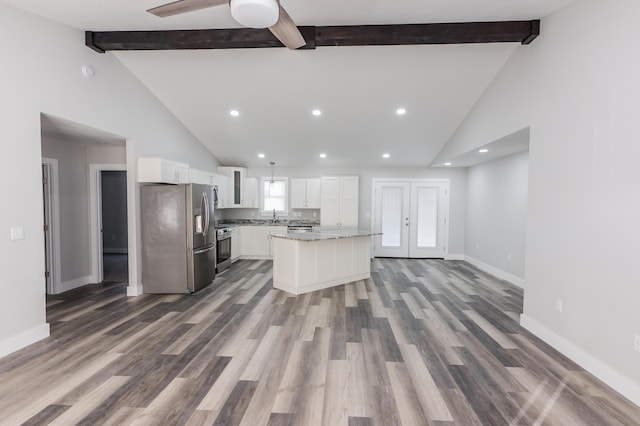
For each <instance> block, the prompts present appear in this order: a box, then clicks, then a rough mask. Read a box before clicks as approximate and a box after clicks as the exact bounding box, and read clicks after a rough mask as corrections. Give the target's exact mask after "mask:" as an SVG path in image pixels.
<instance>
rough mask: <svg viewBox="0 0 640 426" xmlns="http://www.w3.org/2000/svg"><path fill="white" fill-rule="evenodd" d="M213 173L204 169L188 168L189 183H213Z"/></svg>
mask: <svg viewBox="0 0 640 426" xmlns="http://www.w3.org/2000/svg"><path fill="white" fill-rule="evenodd" d="M213 176H214V174H213V173H212V172H206V171H204V170H198V169H191V168H190V169H189V183H200V184H203V185H213V182H214V177H213Z"/></svg>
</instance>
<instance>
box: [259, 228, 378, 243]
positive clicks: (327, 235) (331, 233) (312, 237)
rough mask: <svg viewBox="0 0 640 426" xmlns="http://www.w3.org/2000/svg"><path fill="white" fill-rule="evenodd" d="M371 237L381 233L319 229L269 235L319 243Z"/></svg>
mask: <svg viewBox="0 0 640 426" xmlns="http://www.w3.org/2000/svg"><path fill="white" fill-rule="evenodd" d="M372 235H381V233H380V232H373V231H364V230H360V229H321V230H317V231H314V232H300V233H297V232H287V233H281V232H280V233H275V234H271V237H273V238H282V239H285V240H295V241H320V240H337V239H340V238H356V237H370V236H372Z"/></svg>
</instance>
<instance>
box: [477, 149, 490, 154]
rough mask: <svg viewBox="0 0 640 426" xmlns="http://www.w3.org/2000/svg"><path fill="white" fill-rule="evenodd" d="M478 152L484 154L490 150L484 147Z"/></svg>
mask: <svg viewBox="0 0 640 426" xmlns="http://www.w3.org/2000/svg"><path fill="white" fill-rule="evenodd" d="M478 152H479V153H480V154H484V153H485V152H489V150H488V149H487V148H482V149H480V150H478Z"/></svg>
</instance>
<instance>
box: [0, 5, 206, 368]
mask: <svg viewBox="0 0 640 426" xmlns="http://www.w3.org/2000/svg"><path fill="white" fill-rule="evenodd" d="M0 38H1V39H3V40H11V43H5V45H3V50H2V55H3V65H2V67H1V69H0V74H2V81H4V82H10V84H5V85H3V92H2V96H1V97H0V116H2V118H3V121H2V126H0V140H2V141H4V142H5V143H4V144H3V150H4V154H5V156H6V158H8V159H10V161H6V162H5V164H4V166H3V167H2V168H0V179H1V180H2V181H3V182H10V183H11V185H9V184H6V185H4V186H3V190H2V191H3V192H2V197H3V200H9V201H8V202H9V203H10V208H6V209H0V230H2V232H3V233H5V234H4V235H8V233H9V229H10V228H12V227H17V226H20V227H23V229H24V239H22V240H16V241H12V240H10V239H9V238H2V239H0V269H1V270H2V274H3V279H2V280H0V356H1V355H3V354H6V353H9V352H11V351H14V350H16V349H18V348H20V347H23V346H25V345H26V344H28V343H30V342H34V341H36V340H38V339H41V338H43V337H45V336H47V335H48V334H49V327H48V324H47V323H46V316H45V292H44V288H45V285H44V264H45V262H44V249H43V247H44V235H43V232H42V224H43V216H42V209H43V204H42V172H41V162H42V145H41V127H40V115H41V114H42V113H44V114H48V115H52V116H56V117H60V118H63V119H66V120H69V121H72V122H75V123H80V124H83V125H86V126H89V127H92V128H94V129H99V130H102V131H105V132H109V133H111V134H115V135H120V136H122V137H123V139H125V138H126V139H127V140H128V141H132V142H130V143H129V144H128V147H129V148H130V151H131V155H127V159H132V160H131V164H130V167H131V170H135V163H134V159H135V158H136V157H138V156H143V155H151V156H153V155H159V156H164V157H166V158H169V159H172V160H176V161H183V162H186V163H189V164H190V165H192V166H194V167H197V168H199V169H204V170H213V169H215V167H216V165H217V161H216V159H215V158H214V157H213V155H211V153H210V152H209V151H208V150H207V149H206V148H205V147H204V146H203V145H202V144H201V143H200V142H199V141H198V140H197V139H196V138H195V137H194V136H193V134H191V133H190V132H189V131H188V130H187V129H186V128H185V127H184V126H183V125H182V124H181V123H180V122H178V120H176V118H175V116H173V114H171V113H170V112H169V111H168V110H167V109H166V107H164V105H162V104H161V103H160V102H159V101H158V99H157V98H156V97H155V96H153V95H152V94H151V93H150V92H149V90H148V89H147V88H146V87H145V86H144V85H143V84H142V83H140V81H139V80H138V79H136V78H135V77H134V76H133V75H132V74H131V72H130V71H129V70H127V69H126V68H125V67H124V66H123V65H122V63H121V62H120V61H119V60H118V59H117V58H115V57H114V56H113V55H111V54H103V55H101V54H98V53H96V52H94V51H92V50H91V49H89V48H87V47H86V46H85V45H84V32H83V31H82V30H79V29H75V28H71V27H68V26H65V25H62V24H60V23H57V22H54V21H51V20H47V19H44V18H42V17H39V16H36V15H33V14H29V13H26V12H23V11H20V10H17V9H15V8H13V7H10V6H7V5H5V4H4V3H0ZM43 40H46V41H47V43H49V44H51V45H55V49H42V43H43ZM25 52H38V54H25ZM43 64H46V65H45V67H44V71H43ZM85 64H87V65H91V66H92V67H93V68H94V69H95V71H96V73H95V76H94V77H93V78H91V79H87V78H85V77H83V76H82V73H81V71H80V69H81V66H82V65H85ZM134 207H135V208H136V218H135V221H133V222H134V224H135V225H137V224H138V223H139V221H140V219H139V218H140V216H139V211H138V210H137V209H138V208H137V205H136V206H134ZM130 225H131V223H130ZM136 234H137V235H136V238H135V239H134V241H135V242H137V241H138V240H139V233H138V230H137V229H136ZM130 248H131V245H130ZM129 254H130V255H131V253H129ZM135 259H136V262H137V263H140V261H139V259H140V254H139V247H136V258H135ZM137 263H136V264H137ZM78 272H84V270H82V271H79V270H78V271H75V272H74V273H73V274H72V275H75V274H76V273H78ZM134 273H135V275H136V276H135V278H136V279H134V280H130V287H131V286H132V282H133V285H134V286H136V284H137V283H139V282H140V274H141V270H140V268H137V270H136V271H135V272H134ZM17 284H19V291H16V285H17ZM134 290H136V288H134ZM137 290H138V291H139V289H137ZM132 293H134V292H132ZM134 294H135V293H134Z"/></svg>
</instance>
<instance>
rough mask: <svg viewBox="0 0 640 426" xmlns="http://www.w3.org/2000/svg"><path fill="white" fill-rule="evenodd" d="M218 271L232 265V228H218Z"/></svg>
mask: <svg viewBox="0 0 640 426" xmlns="http://www.w3.org/2000/svg"><path fill="white" fill-rule="evenodd" d="M216 252H217V254H216V271H217V272H218V273H220V272H222V271H224V270H225V269H227V268H228V267H229V266H231V229H230V228H216Z"/></svg>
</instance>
